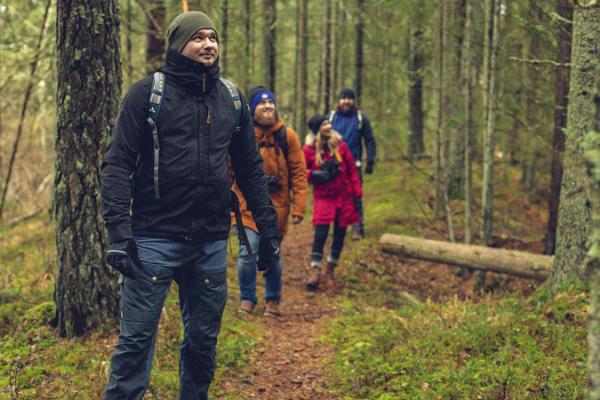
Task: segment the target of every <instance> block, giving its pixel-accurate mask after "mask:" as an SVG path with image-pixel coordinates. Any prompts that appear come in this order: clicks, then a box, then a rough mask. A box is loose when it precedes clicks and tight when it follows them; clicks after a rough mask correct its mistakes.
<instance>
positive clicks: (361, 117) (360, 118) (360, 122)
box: [356, 110, 363, 131]
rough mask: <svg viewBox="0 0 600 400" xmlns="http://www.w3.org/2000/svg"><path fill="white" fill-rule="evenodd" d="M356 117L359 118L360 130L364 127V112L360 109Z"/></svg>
mask: <svg viewBox="0 0 600 400" xmlns="http://www.w3.org/2000/svg"><path fill="white" fill-rule="evenodd" d="M356 117H357V118H358V130H359V131H361V130H362V127H363V113H362V111H360V110H358V111H357V112H356Z"/></svg>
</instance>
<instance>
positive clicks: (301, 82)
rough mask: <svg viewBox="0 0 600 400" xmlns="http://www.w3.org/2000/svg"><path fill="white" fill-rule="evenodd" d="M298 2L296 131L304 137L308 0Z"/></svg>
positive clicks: (306, 87)
mask: <svg viewBox="0 0 600 400" xmlns="http://www.w3.org/2000/svg"><path fill="white" fill-rule="evenodd" d="M298 1H299V2H300V8H299V10H300V14H299V16H298V18H299V23H298V30H299V39H300V51H299V53H300V61H299V79H298V87H297V88H296V90H297V92H298V96H297V99H298V103H297V106H296V107H298V109H299V113H298V115H299V116H298V122H299V123H298V124H296V127H297V128H298V132H299V133H300V135H301V136H302V137H304V134H303V133H304V132H305V131H306V128H305V126H306V108H307V91H308V0H298Z"/></svg>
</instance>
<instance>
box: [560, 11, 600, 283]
mask: <svg viewBox="0 0 600 400" xmlns="http://www.w3.org/2000/svg"><path fill="white" fill-rule="evenodd" d="M598 54H600V4H597V3H596V5H594V6H576V7H575V12H574V18H573V47H572V58H571V78H570V89H569V106H568V116H567V132H566V148H565V157H564V173H563V180H562V187H561V194H560V205H559V213H558V215H559V216H558V228H557V237H556V258H555V260H554V271H553V273H552V276H551V277H550V280H549V283H550V285H551V287H553V288H557V287H559V286H560V285H561V284H562V283H563V282H566V281H568V280H570V279H574V278H577V277H579V276H581V272H582V271H581V267H582V264H583V261H584V258H585V254H586V253H587V249H588V243H587V240H588V238H589V235H590V233H591V203H590V198H589V195H588V193H587V192H586V190H585V182H586V180H587V172H586V168H585V163H584V158H583V152H582V141H583V137H584V135H586V134H587V133H588V132H590V131H591V130H592V128H593V119H594V111H595V110H594V109H593V107H594V104H593V101H592V97H593V94H594V90H595V88H594V83H595V81H594V80H595V78H594V73H595V68H596V67H597V65H598V64H600V57H598Z"/></svg>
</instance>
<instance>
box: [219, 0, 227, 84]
mask: <svg viewBox="0 0 600 400" xmlns="http://www.w3.org/2000/svg"><path fill="white" fill-rule="evenodd" d="M228 28H229V2H228V1H227V0H221V32H219V36H220V40H219V67H220V68H221V72H222V74H223V75H226V74H227V72H228V71H227V47H228V43H229V40H228V35H229V29H228Z"/></svg>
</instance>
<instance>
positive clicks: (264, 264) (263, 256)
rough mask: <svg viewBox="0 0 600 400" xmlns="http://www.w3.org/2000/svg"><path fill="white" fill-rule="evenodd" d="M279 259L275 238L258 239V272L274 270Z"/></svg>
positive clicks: (277, 244)
mask: <svg viewBox="0 0 600 400" xmlns="http://www.w3.org/2000/svg"><path fill="white" fill-rule="evenodd" d="M278 258H279V240H277V239H276V238H263V237H261V238H260V241H259V242H258V261H257V262H256V267H257V269H258V270H259V271H265V274H267V273H268V272H269V270H271V269H273V268H275V263H277V259H278Z"/></svg>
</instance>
